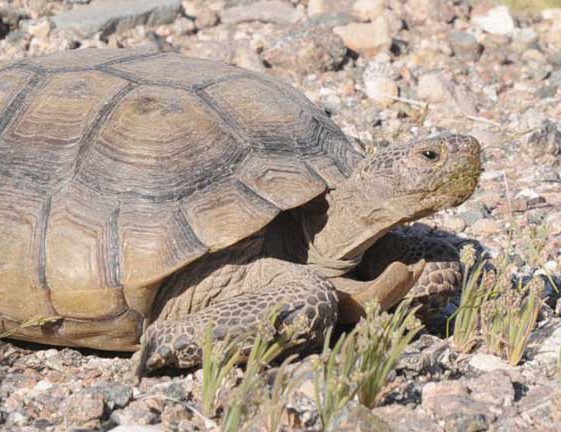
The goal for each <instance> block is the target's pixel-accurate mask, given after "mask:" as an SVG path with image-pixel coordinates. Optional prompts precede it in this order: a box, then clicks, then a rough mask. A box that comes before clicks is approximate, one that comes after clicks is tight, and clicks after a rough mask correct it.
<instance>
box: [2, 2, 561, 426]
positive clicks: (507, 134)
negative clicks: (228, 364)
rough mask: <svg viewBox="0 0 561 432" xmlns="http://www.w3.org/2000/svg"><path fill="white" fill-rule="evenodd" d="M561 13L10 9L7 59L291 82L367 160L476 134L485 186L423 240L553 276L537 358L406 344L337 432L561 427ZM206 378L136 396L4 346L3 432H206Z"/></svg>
mask: <svg viewBox="0 0 561 432" xmlns="http://www.w3.org/2000/svg"><path fill="white" fill-rule="evenodd" d="M558 7H559V9H542V10H530V11H524V12H517V11H515V10H512V9H509V8H507V7H504V6H500V7H497V6H496V3H492V2H487V1H469V0H292V1H290V0H264V1H263V0H262V1H255V0H199V1H197V0H185V1H180V0H91V1H89V0H65V1H55V0H0V64H1V63H2V62H4V61H10V60H13V59H19V58H23V57H27V56H37V55H41V54H44V53H49V52H53V51H57V50H66V49H79V48H84V47H99V48H103V47H132V46H140V45H144V46H149V47H151V48H152V49H158V50H163V51H168V50H169V51H177V52H181V53H184V54H187V55H190V56H196V57H205V58H213V59H218V60H221V61H224V62H227V63H231V64H235V65H238V66H242V67H245V68H248V69H252V70H255V71H261V72H264V73H268V74H272V75H277V76H281V77H283V78H284V79H286V80H288V81H290V82H291V83H292V84H293V85H294V86H296V87H297V88H299V89H301V90H302V91H303V92H304V93H305V94H306V95H307V96H308V97H309V98H310V99H311V100H312V101H314V102H315V103H316V104H318V105H319V106H321V107H322V108H323V109H325V110H326V111H327V112H328V113H329V114H330V115H331V116H332V118H333V119H334V120H335V121H336V122H337V123H338V124H339V125H340V126H341V127H342V128H343V129H344V130H345V131H346V132H347V133H348V134H349V135H351V136H354V137H356V138H358V139H359V140H360V141H361V142H362V143H363V145H364V146H365V148H366V149H367V150H368V151H375V148H376V146H384V145H389V144H391V143H392V142H394V141H396V140H407V139H410V138H412V137H414V136H418V135H425V134H428V133H431V132H435V131H438V130H453V131H457V132H461V133H469V134H472V135H474V136H476V137H477V138H479V140H480V141H481V143H482V145H483V148H484V168H485V172H484V173H483V175H482V178H481V183H480V187H479V189H478V190H477V192H476V193H475V195H474V196H473V197H472V199H470V200H469V201H468V202H467V203H465V204H463V205H462V206H461V207H460V208H458V209H454V210H451V211H448V212H446V213H444V214H440V215H438V216H436V217H433V218H431V219H428V220H425V221H423V222H424V223H425V224H426V225H425V228H424V229H431V228H432V227H433V226H437V227H439V228H440V229H443V230H447V231H450V232H453V233H456V235H457V236H458V238H460V239H476V240H477V241H478V242H480V243H481V245H482V246H483V247H484V248H485V250H486V251H487V253H488V255H489V256H491V257H492V258H494V259H499V258H501V257H507V258H508V261H509V266H508V272H510V273H512V274H513V275H515V276H531V275H533V274H541V275H552V276H553V278H552V279H551V280H549V278H546V279H548V282H547V285H548V294H549V298H548V300H547V304H546V306H544V308H543V310H542V314H541V317H540V321H539V323H538V327H537V329H536V331H535V332H534V334H533V336H532V339H531V343H530V347H529V349H528V351H527V353H526V356H525V357H524V359H523V361H522V363H521V364H520V365H519V366H516V367H512V366H508V365H507V363H506V362H505V361H503V360H502V359H500V358H499V357H496V356H493V355H489V354H486V353H485V352H483V351H480V352H477V351H476V352H473V353H470V354H460V353H457V352H455V350H454V349H453V348H452V346H451V344H450V341H449V340H447V339H441V338H439V337H436V336H434V335H430V334H428V333H425V334H424V335H423V336H421V337H420V338H419V339H418V340H416V341H415V342H414V343H413V344H412V345H411V346H410V347H409V348H408V350H407V352H406V355H405V356H404V357H403V358H402V360H401V362H400V363H399V365H398V368H397V370H396V371H395V373H393V375H392V380H391V382H390V384H389V386H388V389H387V391H386V396H385V397H384V398H383V400H382V401H381V404H380V406H379V407H377V408H375V409H373V410H368V409H366V408H364V407H361V406H359V405H353V404H350V405H349V406H348V407H347V408H345V409H344V410H343V411H342V412H341V413H340V414H339V415H338V418H337V419H336V427H335V430H349V431H351V430H365V431H366V430H375V429H376V427H378V426H375V425H380V424H382V426H379V427H378V429H379V430H395V431H418V430H423V431H483V430H495V431H530V430H540V431H560V430H561V381H560V374H561V366H560V363H559V362H560V361H561V360H559V356H560V348H561V304H557V305H556V297H557V296H556V294H555V292H554V289H553V288H554V287H553V284H552V283H551V281H554V280H555V275H556V274H559V273H561V2H559V6H558ZM0 85H1V83H0ZM528 245H533V246H532V248H531V249H532V251H533V253H530V252H529V248H530V247H529V246H528ZM301 367H302V368H304V370H305V367H306V361H304V362H303V364H302V365H301ZM200 378H201V374H200V371H199V372H195V373H193V374H183V375H177V376H172V377H170V376H160V377H151V378H145V379H143V380H142V381H141V382H140V384H137V383H135V382H134V381H133V380H132V378H131V371H130V363H129V359H128V357H127V356H126V355H122V356H118V357H114V355H113V354H111V353H99V352H89V351H85V350H81V351H80V350H74V349H53V348H48V347H44V346H30V345H25V344H21V343H9V342H0V428H2V430H9V431H19V430H21V431H35V430H37V431H39V430H41V431H42V430H45V431H59V430H74V431H78V430H80V431H85V430H112V429H113V428H115V429H113V430H115V431H118V430H120V431H141V430H142V431H163V430H171V431H190V430H205V429H206V428H212V424H211V423H209V422H208V421H205V420H204V419H201V418H199V417H198V416H197V415H196V414H194V411H193V409H192V408H193V407H195V408H196V407H197V403H198V397H199V396H198V395H199V394H200V385H201V383H200V381H201V379H200ZM304 384H305V380H303V384H302V386H301V387H300V388H299V389H298V390H297V391H295V393H294V394H293V395H291V397H290V400H289V403H288V408H287V411H288V414H289V415H288V417H287V420H286V424H288V425H289V426H287V427H290V428H292V429H299V428H302V429H306V430H318V429H319V428H320V422H319V418H318V414H317V411H315V408H314V404H313V403H312V402H311V401H312V400H313V397H312V395H311V394H310V391H309V386H306V385H304ZM131 425H137V426H135V427H133V426H131ZM142 425H143V428H142V427H141V426H142ZM251 427H253V430H265V429H262V428H261V429H260V428H259V426H257V425H254V426H251ZM248 428H249V426H248Z"/></svg>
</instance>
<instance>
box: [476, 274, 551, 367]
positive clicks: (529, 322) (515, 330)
mask: <svg viewBox="0 0 561 432" xmlns="http://www.w3.org/2000/svg"><path fill="white" fill-rule="evenodd" d="M541 288H543V282H542V281H541V279H538V278H534V279H532V281H531V282H530V283H529V284H528V285H526V286H525V287H522V284H521V282H520V283H519V286H518V288H517V289H513V288H511V287H508V288H503V290H502V292H501V293H500V295H499V296H497V297H495V298H493V299H491V300H489V301H488V302H487V303H486V304H485V305H484V307H483V308H482V319H481V323H482V333H483V334H486V338H485V345H486V348H487V350H488V351H490V352H492V353H494V354H497V355H503V356H504V357H506V359H507V360H508V362H509V364H510V365H512V366H515V365H517V364H518V363H519V362H520V360H521V359H522V356H523V355H524V351H525V349H526V346H527V345H528V340H529V338H530V334H531V332H532V330H533V329H534V327H535V325H536V321H537V319H538V314H539V312H540V309H541V306H542V301H541V299H540V289H541Z"/></svg>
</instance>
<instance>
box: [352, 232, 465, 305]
mask: <svg viewBox="0 0 561 432" xmlns="http://www.w3.org/2000/svg"><path fill="white" fill-rule="evenodd" d="M421 261H425V262H426V266H425V269H424V271H423V273H422V275H421V277H420V278H419V279H418V281H417V283H416V284H415V286H414V287H413V289H412V290H411V296H412V297H426V296H430V295H432V294H440V293H446V292H450V293H452V292H456V291H458V290H459V288H460V283H461V276H462V271H461V264H460V258H459V254H458V251H457V249H456V248H455V247H454V246H452V245H451V244H450V243H448V242H447V241H445V240H444V239H442V238H439V237H435V236H431V235H425V236H422V235H405V234H398V233H395V232H390V233H388V234H386V235H385V236H384V237H382V238H381V239H380V240H378V241H377V242H376V243H375V244H374V246H372V247H371V248H370V249H368V250H367V251H366V253H365V254H364V256H363V258H362V261H361V263H360V264H359V265H358V267H357V269H356V275H357V277H358V279H361V280H375V279H376V278H378V277H379V275H381V274H382V273H383V271H384V270H385V269H386V268H387V267H388V266H389V265H391V264H392V263H394V262H401V263H403V264H405V265H407V266H411V265H415V264H417V263H419V262H421Z"/></svg>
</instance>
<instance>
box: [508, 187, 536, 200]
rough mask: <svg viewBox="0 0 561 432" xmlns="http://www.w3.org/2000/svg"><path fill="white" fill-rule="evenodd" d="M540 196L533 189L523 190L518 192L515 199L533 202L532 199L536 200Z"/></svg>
mask: <svg viewBox="0 0 561 432" xmlns="http://www.w3.org/2000/svg"><path fill="white" fill-rule="evenodd" d="M539 197H540V194H539V193H537V192H536V191H534V190H532V189H522V190H521V191H520V192H518V193H517V194H516V196H515V197H514V198H515V199H516V198H519V199H524V200H531V199H536V198H539Z"/></svg>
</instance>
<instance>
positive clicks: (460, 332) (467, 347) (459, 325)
mask: <svg viewBox="0 0 561 432" xmlns="http://www.w3.org/2000/svg"><path fill="white" fill-rule="evenodd" d="M460 261H461V262H462V264H463V266H464V271H463V281H462V294H461V297H460V305H459V307H458V309H457V310H456V312H455V313H454V314H453V315H452V316H451V317H450V318H449V319H448V322H447V333H448V334H449V326H450V322H451V321H452V320H454V335H453V337H452V343H453V345H454V348H455V349H456V350H457V351H460V352H469V351H471V350H472V349H473V347H474V346H475V345H476V344H477V339H478V329H479V317H480V314H481V307H482V305H483V304H484V302H485V301H486V300H487V298H488V297H489V295H490V294H491V292H490V291H489V290H488V289H487V286H486V283H485V282H486V277H485V276H486V275H485V271H484V269H485V266H486V261H485V260H481V261H479V262H477V263H476V253H475V248H474V247H473V245H471V244H468V245H466V246H464V247H463V248H462V250H461V253H460Z"/></svg>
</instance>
